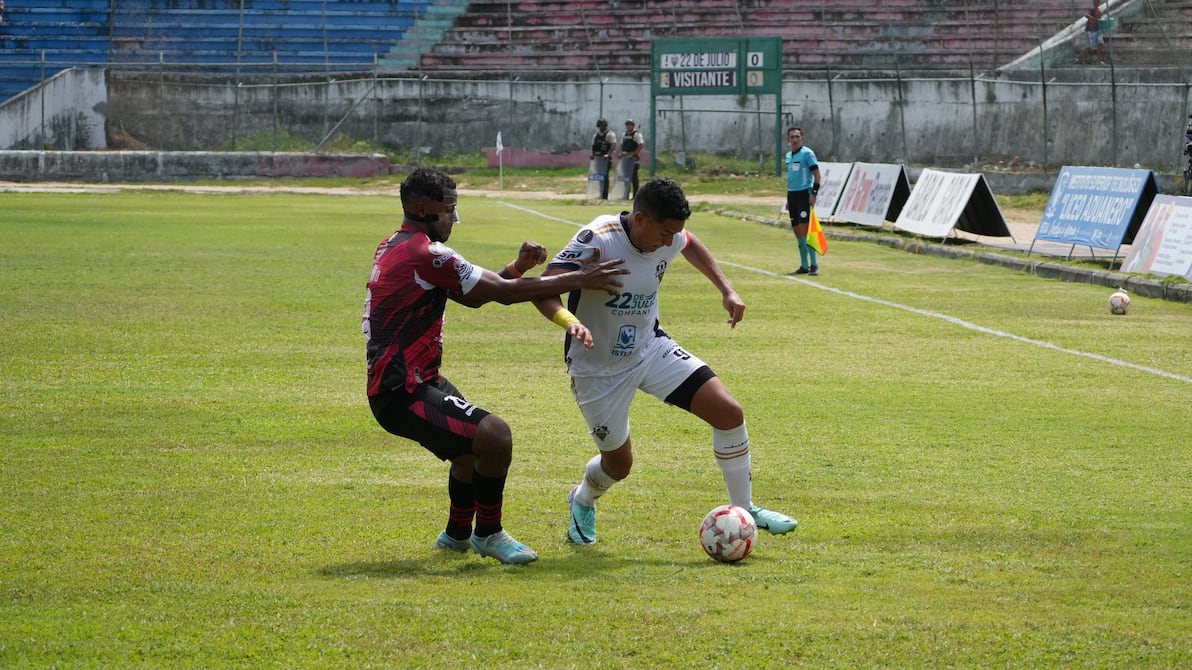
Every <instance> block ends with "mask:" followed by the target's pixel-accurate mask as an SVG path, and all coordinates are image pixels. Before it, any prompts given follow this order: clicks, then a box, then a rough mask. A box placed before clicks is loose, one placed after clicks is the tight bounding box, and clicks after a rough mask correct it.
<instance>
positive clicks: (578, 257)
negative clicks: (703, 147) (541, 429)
mask: <svg viewBox="0 0 1192 670" xmlns="http://www.w3.org/2000/svg"><path fill="white" fill-rule="evenodd" d="M690 217H691V207H690V206H689V205H688V203H687V197H686V196H685V195H684V194H683V190H682V188H680V187H679V185H678V184H677V183H676V182H675V181H674V180H671V179H664V178H655V179H652V180H650V181H649V182H648V183H646V184H645V185H644V186H643V187H642V188H641V190H639V191H638V193H637V196H636V197H635V198H634V201H633V211H631V212H622V213H621V214H619V215H605V216H599V217H597V218H596V219H595V220H594V221H592V222H591V223H590V224H588V225H587V226H585V227H583V228H582V229H581V230H580V231H579V232H578V233H576V234H575V236H574V237H573V238H571V241H570V242H569V243H568V244H567V246H566V247H565V248H564V249H563V250H562V251H560V252H559V253H558V255H556V256H555V258H554V260H553V261H551V263H550V265H548V266H547V269H546V270H545V271H544V272H543V276H547V275H550V274H555V273H559V272H567V271H569V270H573V269H575V268H576V267H578V264H579V262H580V261H582V260H583V259H584V258H587V257H589V256H591V255H592V253H593V251H594V250H598V251H599V254H600V258H601V259H603V260H612V259H624V261H625V263H624V265H622V267H623V268H624V269H627V270H629V274H627V275H624V276H622V277H620V279H621V282H622V284H623V287H622V288H621V292H620V293H618V294H611V293H607V292H604V291H589V290H581V291H572V292H571V293H569V294H567V306H566V307H564V306H563V302H562V300H561V299H559V298H547V299H544V300H536V301H535V302H534V304H535V306H537V307H538V310H539V311H540V312H542V314H543V316H545V317H547V318H548V319H550V320H552V321H554V322H555V323H557V324H558V325H560V326H562V327H563V328H565V329H567V330H568V334H567V337H566V341H565V345H564V358H565V360H566V363H567V371H568V373H569V374H570V375H571V390H572V393H573V395H574V396H575V401H576V403H577V404H578V405H579V408H580V411H581V412H582V413H583V415H584V419H585V420H586V421H587V423H588V430H589V432H590V433H591V435H592V439H594V440H595V441H596V447H597V448H598V449H599V450H600V453H599V454H598V455H597V456H596V457H594V458H593V459H592V460H591V461H589V462H588V464H587V466H586V467H585V468H584V476H583V478H582V480H581V481H580V483H579V485H578V486H576V487H575V488H573V489H572V490H571V494H570V495H569V496H568V499H567V501H568V507H569V508H570V513H571V519H570V521H569V522H568V529H567V534H568V536H569V537H570V538H571V541H572V542H575V543H576V544H591V543H593V542H595V541H596V500H597V499H598V498H600V497H601V496H602V495H604V494H605V493H607V492H608V490H609V489H610V488H611V487H612V486H613V484H616V483H617V482H619V481H621V480H622V479H625V478H626V477H628V476H629V471H630V469H631V467H632V466H633V451H632V444H631V440H630V435H629V405H630V402H631V401H632V400H633V396H634V394H635V393H636V392H637V390H638V389H641V390H643V391H645V392H646V393H649V394H650V395H653V396H654V397H656V398H658V399H660V400H662V401H664V402H666V403H667V404H670V405H674V406H676V407H679V408H681V409H684V410H687V411H688V412H690V413H692V414H695V415H696V416H698V417H699V418H701V419H703V420H704V421H705V422H707V423H708V425H710V426H711V427H712V451H713V453H714V454H715V456H716V463H717V464H718V465H719V466H720V470H721V472H722V474H723V475H724V482H725V484H726V485H727V487H728V496H729V502H730V503H732V504H733V505H737V506H739V507H743V508H745V509H747V510H749V511H750V512H751V513H752V514H753V517H754V519H755V520H756V521H757V525H758V527H759V528H763V529H765V530H767V531H769V532H770V533H774V534H782V533H789V532H790V531H792V530H794V529H795V527H796V525H797V522H796V521H795V520H794V519H792V518H790V517H788V516H786V515H785V514H781V513H778V512H774V511H772V510H768V509H765V508H762V507H759V506H757V505H755V504H753V488H752V481H751V472H750V470H751V465H750V453H749V435H748V432H747V431H746V428H745V413H744V410H742V408H741V405H740V403H738V402H737V400H736V399H735V398H734V397H733V395H732V393H731V392H729V390H728V387H727V386H725V385H724V382H722V381H721V380H720V378H719V377H717V376H716V374H715V373H714V372H712V370H711V368H709V367H708V366H707V365H706V364H705V363H704V362H703V361H702V360H700V359H699V358H698V357H697V356H695V355H694V354H691V353H690V352H688V351H686V350H685V349H683V348H682V347H680V346H679V344H678V343H677V342H675V341H674V340H673V339H671V338H670V336H669V335H667V334H666V333H665V332H664V331H663V330H662V328H661V326H660V325H659V321H658V312H659V310H658V304H659V286H660V285H661V283H662V277H663V275H664V274H665V273H666V269H667V267H668V266H669V264H670V263H671V261H673V260H674V259H675V258H676V257H677V256H678V255H680V254H682V255H683V257H684V258H686V259H687V261H688V262H689V263H691V264H692V265H693V266H695V268H696V269H697V270H699V271H700V272H701V273H702V274H703V275H704V276H705V277H707V278H708V280H709V281H711V282H712V284H713V285H714V286H715V287H716V288H717V289H718V290H719V291H720V294H721V296H722V303H723V305H724V308H725V310H727V311H728V314H729V319H728V324H729V325H730V326H732V327H735V326H736V325H737V322H738V321H740V320H741V318H742V317H743V316H744V313H745V303H744V302H742V300H741V298H740V296H738V295H737V292H736V291H735V290H733V286H732V284H731V283H730V282H729V281H728V278H727V277H726V276H725V275H724V273H723V272H722V271H721V269H720V266H719V264H717V262H716V259H715V258H713V256H712V254H711V252H709V251H708V248H707V247H706V246H704V244H703V242H701V241H700V240H699V238H698V237H696V236H695V235H694V234H693V233H691V232H689V231H687V230H685V229H684V227H685V226H686V224H687V219H688V218H690ZM577 332H579V333H580V336H576V335H575V333H577ZM583 335H589V336H590V337H583ZM581 339H582V340H583V341H582V342H581ZM589 343H590V346H588V345H589Z"/></svg>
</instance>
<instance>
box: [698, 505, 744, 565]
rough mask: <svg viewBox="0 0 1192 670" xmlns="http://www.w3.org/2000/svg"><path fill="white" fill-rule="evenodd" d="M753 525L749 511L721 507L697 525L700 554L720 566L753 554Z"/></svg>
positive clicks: (728, 506)
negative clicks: (719, 563) (701, 548)
mask: <svg viewBox="0 0 1192 670" xmlns="http://www.w3.org/2000/svg"><path fill="white" fill-rule="evenodd" d="M755 541H757V522H755V521H754V520H753V515H752V514H750V513H749V510H747V509H742V508H740V507H735V506H733V505H721V506H720V507H717V508H715V509H713V510H712V511H711V512H708V515H707V516H705V517H704V522H703V523H701V524H700V525H699V543H700V545H701V546H703V548H704V552H705V553H707V554H708V555H709V556H711V557H712V558H714V559H716V560H718V561H720V562H721V563H736V562H737V561H739V560H741V559H742V558H745V557H746V556H748V555H749V552H751V551H753V543H754V542H755Z"/></svg>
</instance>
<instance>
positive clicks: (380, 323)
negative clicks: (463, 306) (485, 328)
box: [361, 225, 484, 396]
mask: <svg viewBox="0 0 1192 670" xmlns="http://www.w3.org/2000/svg"><path fill="white" fill-rule="evenodd" d="M483 272H484V270H483V269H482V268H480V267H478V266H475V265H472V264H471V263H469V262H468V261H467V259H465V258H464V257H463V256H461V255H459V254H458V253H456V252H455V251H454V250H452V249H451V248H450V247H448V246H446V245H444V244H442V243H440V242H432V241H431V239H430V237H428V236H427V235H426V233H424V232H422V231H420V230H418V229H417V228H414V227H412V226H407V225H403V226H402V228H401V229H400V230H398V231H397V232H396V233H394V234H393V235H391V236H389V237H388V238H386V239H384V240H382V241H381V244H380V245H379V246H378V247H377V253H376V256H375V257H374V258H373V268H372V274H371V275H370V276H369V279H368V292H367V294H366V296H365V299H364V316H363V318H362V323H361V328H362V329H363V330H364V337H365V339H366V340H367V341H368V348H367V359H368V395H370V396H374V395H378V394H380V393H382V392H384V391H389V390H393V389H399V388H404V389H405V391H406V392H407V393H410V392H413V391H414V389H415V388H417V387H418V385H419V384H422V383H424V382H429V381H434V380H435V379H437V378H438V376H439V366H440V365H441V364H442V361H443V312H444V311H445V309H446V307H447V296H448V293H458V294H466V293H467V292H468V291H470V290H472V288H473V287H475V286H476V284H477V283H478V282H479V281H480V276H481V274H482V273H483Z"/></svg>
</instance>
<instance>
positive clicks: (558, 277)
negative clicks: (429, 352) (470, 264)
mask: <svg viewBox="0 0 1192 670" xmlns="http://www.w3.org/2000/svg"><path fill="white" fill-rule="evenodd" d="M527 245H528V246H527ZM517 257H518V260H516V261H514V262H512V263H510V264H509V265H506V266H505V269H504V270H501V272H500V273H499V274H498V273H496V272H492V271H491V270H483V272H482V274H481V276H480V281H479V282H478V283H477V284H476V285H475V286H474V287H472V290H470V291H468V292H467V293H465V294H458V293H452V294H451V299H452V300H454V301H455V302H458V303H459V304H461V305H464V306H465V307H479V306H481V305H483V304H485V303H487V302H499V303H501V304H502V305H510V304H513V303H515V302H527V301H530V300H535V299H538V298H549V297H551V296H555V297H556V298H557V297H558V296H559V295H560V294H562V293H567V292H569V291H574V290H577V289H584V288H586V289H594V290H600V291H609V292H616V291H617V290H618V289H619V288H621V282H620V281H618V280H617V276H618V275H623V274H627V273H628V272H629V271H628V270H626V269H624V268H621V267H619V266H620V265H621V264H622V263H624V262H625V261H624V260H622V259H614V260H611V261H604V262H601V261H600V254H599V253H597V254H595V255H594V256H593V257H592V258H589V259H587V260H585V261H583V263H581V265H580V267H579V269H577V270H574V271H571V272H563V273H559V274H552V275H550V276H543V277H522V276H521V272H523V271H525V270H528V269H530V268H532V267H534V266H535V265H538V264H539V263H541V262H542V261H543V260H545V259H546V249H545V248H541V245H539V244H537V243H536V242H526V243H524V244H522V249H521V251H519V252H518V255H517ZM529 259H534V260H533V263H531V264H530V265H529V266H525V265H522V263H524V262H525V261H526V260H529Z"/></svg>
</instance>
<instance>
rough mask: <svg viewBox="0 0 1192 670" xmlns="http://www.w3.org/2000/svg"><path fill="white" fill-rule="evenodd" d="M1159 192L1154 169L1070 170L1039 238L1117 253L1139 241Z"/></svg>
mask: <svg viewBox="0 0 1192 670" xmlns="http://www.w3.org/2000/svg"><path fill="white" fill-rule="evenodd" d="M1158 192H1159V188H1158V185H1157V184H1156V182H1155V174H1154V173H1153V172H1151V171H1150V170H1129V169H1119V168H1100V167H1069V166H1065V167H1064V168H1063V169H1061V170H1060V175H1059V177H1058V178H1057V179H1056V180H1055V188H1053V189H1052V190H1051V199H1050V200H1048V201H1047V209H1046V210H1045V211H1044V212H1043V220H1042V221H1041V222H1039V229H1038V232H1036V233H1035V239H1036V240H1048V241H1051V242H1068V243H1071V244H1074V245H1075V244H1080V245H1084V246H1088V247H1097V248H1098V249H1114V250H1116V249H1118V248H1119V247H1121V246H1122V244H1126V243H1129V242H1130V241H1132V240H1133V239H1134V234H1135V233H1137V232H1138V227H1139V226H1140V225H1141V224H1142V217H1143V214H1145V213H1146V211H1147V210H1148V209H1149V208H1150V206H1151V201H1152V200H1154V198H1155V195H1156V194H1157V193H1158Z"/></svg>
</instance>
